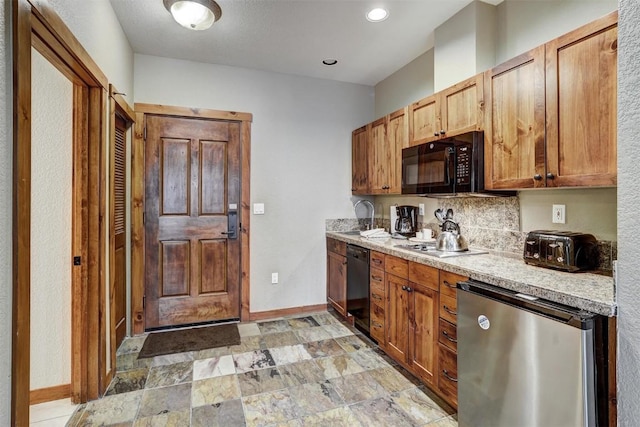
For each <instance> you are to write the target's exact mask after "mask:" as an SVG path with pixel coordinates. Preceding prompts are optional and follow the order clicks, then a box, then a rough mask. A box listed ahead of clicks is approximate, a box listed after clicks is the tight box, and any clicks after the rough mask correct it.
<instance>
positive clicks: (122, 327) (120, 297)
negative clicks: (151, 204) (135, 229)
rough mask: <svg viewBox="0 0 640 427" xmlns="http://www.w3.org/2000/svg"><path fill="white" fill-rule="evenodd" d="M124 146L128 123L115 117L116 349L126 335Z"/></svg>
mask: <svg viewBox="0 0 640 427" xmlns="http://www.w3.org/2000/svg"><path fill="white" fill-rule="evenodd" d="M126 147H127V124H126V122H125V121H124V120H123V119H122V118H121V117H120V116H116V130H115V146H114V160H113V162H114V167H113V169H114V176H113V195H114V212H113V216H114V233H115V245H114V248H115V250H114V256H115V259H114V278H113V299H112V302H113V304H114V309H113V310H112V313H114V315H115V319H114V324H115V325H116V343H115V347H116V348H118V347H120V343H121V342H122V340H123V339H124V336H125V334H126V332H127V323H126V315H127V311H126V307H127V305H126V304H127V292H126V289H125V282H126V280H125V277H126V276H125V272H126V265H125V259H126V249H125V195H126V187H125V183H126V157H125V156H126Z"/></svg>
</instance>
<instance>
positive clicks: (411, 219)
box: [396, 206, 418, 237]
mask: <svg viewBox="0 0 640 427" xmlns="http://www.w3.org/2000/svg"><path fill="white" fill-rule="evenodd" d="M417 211H418V208H417V207H415V206H397V207H396V213H397V214H398V219H396V232H397V233H398V234H401V235H403V236H405V237H414V236H415V235H416V229H417V227H418V220H417Z"/></svg>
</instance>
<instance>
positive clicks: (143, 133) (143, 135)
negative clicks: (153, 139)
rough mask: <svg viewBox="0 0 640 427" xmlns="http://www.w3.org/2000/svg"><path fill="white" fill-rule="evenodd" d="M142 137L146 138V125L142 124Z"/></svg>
mask: <svg viewBox="0 0 640 427" xmlns="http://www.w3.org/2000/svg"><path fill="white" fill-rule="evenodd" d="M142 138H143V139H144V140H145V141H146V140H147V125H144V130H143V131H142Z"/></svg>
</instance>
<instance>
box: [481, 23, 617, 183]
mask: <svg viewBox="0 0 640 427" xmlns="http://www.w3.org/2000/svg"><path fill="white" fill-rule="evenodd" d="M616 88H617V12H614V13H611V14H609V15H607V16H605V17H603V18H601V19H598V20H596V21H593V22H592V23H590V24H587V25H585V26H583V27H580V28H578V29H576V30H574V31H572V32H570V33H568V34H565V35H564V36H561V37H559V38H557V39H554V40H552V41H550V42H549V43H547V44H545V45H543V46H540V47H538V48H536V49H533V50H531V51H529V52H527V53H525V54H523V55H520V56H518V57H516V58H514V59H512V60H510V61H507V62H506V63H504V64H501V65H499V66H497V67H495V68H493V69H492V70H489V71H487V72H485V92H486V95H487V108H486V114H485V186H486V188H488V189H496V190H500V189H521V188H538V187H572V186H613V185H616V183H617V162H616V156H617V151H616V145H617V141H616V114H617V107H616V102H617V100H616V96H617V89H616Z"/></svg>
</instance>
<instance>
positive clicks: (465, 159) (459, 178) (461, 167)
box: [456, 145, 471, 185]
mask: <svg viewBox="0 0 640 427" xmlns="http://www.w3.org/2000/svg"><path fill="white" fill-rule="evenodd" d="M470 183H471V148H470V147H468V146H466V145H462V146H457V147H456V184H458V185H461V184H462V185H466V184H470Z"/></svg>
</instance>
